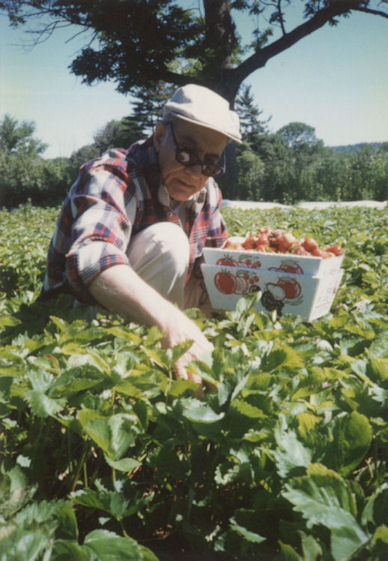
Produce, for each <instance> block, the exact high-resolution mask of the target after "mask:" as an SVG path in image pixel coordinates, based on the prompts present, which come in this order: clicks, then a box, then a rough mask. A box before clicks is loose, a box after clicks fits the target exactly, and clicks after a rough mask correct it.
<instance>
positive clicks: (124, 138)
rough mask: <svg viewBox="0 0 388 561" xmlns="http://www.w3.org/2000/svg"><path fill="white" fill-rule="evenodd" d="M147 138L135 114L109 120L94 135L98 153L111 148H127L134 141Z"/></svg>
mask: <svg viewBox="0 0 388 561" xmlns="http://www.w3.org/2000/svg"><path fill="white" fill-rule="evenodd" d="M141 138H145V133H144V131H143V128H142V126H141V125H139V124H138V122H137V120H136V118H135V117H134V116H130V117H124V119H121V120H120V121H109V122H108V123H107V124H106V125H105V126H104V127H103V128H102V129H101V130H99V131H98V132H97V133H96V134H95V135H94V147H95V148H96V151H97V153H98V155H100V154H101V153H102V152H105V150H108V149H109V148H127V147H128V146H130V145H131V144H132V143H133V142H135V141H137V140H139V139H141Z"/></svg>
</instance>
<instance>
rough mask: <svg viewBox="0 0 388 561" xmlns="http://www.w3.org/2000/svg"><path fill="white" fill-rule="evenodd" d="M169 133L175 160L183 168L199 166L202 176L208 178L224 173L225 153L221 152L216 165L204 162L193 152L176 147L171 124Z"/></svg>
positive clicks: (176, 143)
mask: <svg viewBox="0 0 388 561" xmlns="http://www.w3.org/2000/svg"><path fill="white" fill-rule="evenodd" d="M168 125H169V127H170V131H171V138H172V142H173V144H174V148H175V159H176V161H177V162H179V163H180V164H182V165H183V166H185V167H192V166H198V165H200V166H201V172H202V174H203V175H206V176H208V177H217V176H219V175H222V174H223V173H224V172H225V152H222V156H221V158H222V161H220V160H221V158H220V159H219V161H218V163H214V162H204V161H203V160H201V159H200V158H199V157H198V155H197V154H196V153H195V152H192V151H191V150H188V149H187V148H180V147H179V146H178V142H177V139H176V137H175V134H174V129H173V128H172V124H171V123H168Z"/></svg>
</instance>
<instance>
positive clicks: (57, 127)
mask: <svg viewBox="0 0 388 561" xmlns="http://www.w3.org/2000/svg"><path fill="white" fill-rule="evenodd" d="M190 3H191V2H190ZM248 25H249V22H247V21H245V22H244V20H241V28H240V33H242V34H244V36H245V34H246V31H247V27H248ZM73 34H74V31H73V32H72V31H70V30H69V29H64V30H59V31H58V32H56V33H55V34H54V35H53V36H52V37H51V38H50V39H49V40H48V41H46V42H45V43H43V44H41V45H38V46H36V47H34V48H33V49H27V48H25V47H23V46H22V44H23V43H25V42H26V35H25V33H23V31H15V30H13V29H11V28H10V27H9V25H8V20H7V18H6V17H4V16H0V118H1V117H2V116H3V115H4V114H6V113H9V114H11V116H12V117H14V118H16V119H18V120H20V121H21V120H27V121H34V122H35V124H36V134H35V136H36V137H37V138H39V139H41V140H43V141H44V142H46V143H47V144H48V145H49V148H48V149H47V150H46V152H45V153H44V157H48V158H49V157H55V156H69V155H70V154H71V153H72V152H73V151H74V150H76V149H78V148H79V147H81V146H83V145H85V144H89V143H91V142H92V140H93V135H94V134H95V133H96V132H97V131H98V130H99V129H100V128H101V127H103V126H104V125H105V124H106V123H107V122H108V121H109V120H111V119H120V118H122V117H124V116H126V115H128V114H130V113H131V106H130V97H128V96H124V95H123V94H119V93H117V92H116V91H115V86H114V84H113V83H101V84H98V85H96V86H92V87H90V86H86V85H84V84H82V83H81V79H80V78H77V77H76V76H74V75H72V74H71V73H70V71H69V69H68V66H69V64H70V63H71V61H72V59H73V58H74V56H75V54H76V53H77V51H78V49H79V48H80V47H81V46H82V45H83V44H84V43H85V39H84V38H83V37H82V36H81V37H78V38H76V39H73V40H71V41H68V39H69V38H70V37H71V36H72V35H73ZM387 52H388V21H387V20H386V19H383V18H381V17H376V16H372V15H367V14H353V15H352V16H351V17H349V18H347V19H345V20H342V21H341V22H340V24H339V25H338V26H337V27H334V28H333V27H329V26H326V27H325V28H323V29H321V30H319V31H317V32H315V33H313V34H312V35H310V36H309V37H307V38H304V39H302V40H301V41H300V42H299V43H297V44H296V45H294V46H293V47H291V48H290V49H288V50H287V51H285V52H284V53H282V54H280V55H278V56H277V57H275V58H273V59H272V60H270V61H269V62H268V63H267V66H266V67H265V68H263V69H260V70H258V71H256V72H255V73H254V74H252V75H251V76H250V77H249V78H248V79H247V80H246V83H247V84H250V85H251V86H252V90H251V91H252V93H253V94H254V96H255V102H256V103H257V105H258V106H259V108H260V109H261V110H262V111H263V114H262V117H263V118H268V117H271V120H270V122H269V127H270V129H271V130H272V131H276V130H278V129H279V128H280V127H282V126H283V125H285V124H287V123H290V122H292V121H302V122H304V123H306V124H308V125H310V126H313V127H314V128H315V130H316V135H317V137H318V138H320V139H322V140H323V142H324V143H325V145H327V146H333V145H340V144H353V143H358V142H379V141H388V64H387V55H386V53H387Z"/></svg>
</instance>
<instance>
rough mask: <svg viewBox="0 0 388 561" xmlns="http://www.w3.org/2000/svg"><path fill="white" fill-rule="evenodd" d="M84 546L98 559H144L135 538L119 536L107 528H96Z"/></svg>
mask: <svg viewBox="0 0 388 561" xmlns="http://www.w3.org/2000/svg"><path fill="white" fill-rule="evenodd" d="M84 546H85V549H88V550H90V551H91V552H92V553H93V554H94V555H95V557H96V559H97V560H98V561H129V560H130V561H142V554H141V552H140V550H139V546H138V544H137V542H136V541H135V540H133V539H132V538H123V537H121V536H117V535H116V534H114V533H113V532H108V531H107V530H94V531H93V532H90V533H89V534H87V536H86V537H85V541H84Z"/></svg>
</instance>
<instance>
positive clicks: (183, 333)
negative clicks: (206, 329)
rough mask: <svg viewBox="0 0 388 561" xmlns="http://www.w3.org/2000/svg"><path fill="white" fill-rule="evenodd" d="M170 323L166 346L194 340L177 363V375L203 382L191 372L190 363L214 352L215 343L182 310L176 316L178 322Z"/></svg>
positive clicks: (167, 329)
mask: <svg viewBox="0 0 388 561" xmlns="http://www.w3.org/2000/svg"><path fill="white" fill-rule="evenodd" d="M178 311H179V310H178ZM168 323H169V325H167V326H166V327H165V328H164V331H165V333H166V337H165V345H166V347H174V346H175V345H178V344H179V343H183V342H184V341H193V344H192V345H191V347H190V348H189V350H188V351H186V352H185V354H184V355H182V356H181V357H180V358H179V359H178V360H177V362H176V363H175V371H176V375H177V377H178V378H184V379H188V380H193V381H194V382H196V383H197V384H201V379H200V378H199V377H198V376H196V375H195V374H193V373H192V372H190V366H189V363H190V362H191V361H193V360H201V359H202V357H203V355H204V354H208V353H209V352H212V350H213V348H214V346H213V344H212V343H211V342H210V341H208V339H206V337H205V336H204V334H203V333H202V331H201V330H200V329H199V327H198V326H197V325H196V324H195V323H194V322H193V321H192V320H191V319H190V318H188V317H187V316H186V315H185V314H183V313H182V312H180V317H179V318H176V322H174V321H172V322H168Z"/></svg>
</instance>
